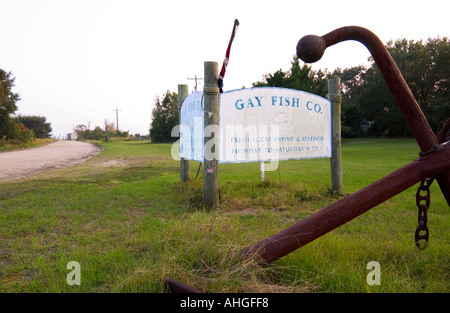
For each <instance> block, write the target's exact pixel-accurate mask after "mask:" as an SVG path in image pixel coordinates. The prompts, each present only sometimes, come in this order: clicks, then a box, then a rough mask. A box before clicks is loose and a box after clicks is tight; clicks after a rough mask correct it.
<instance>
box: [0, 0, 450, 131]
mask: <svg viewBox="0 0 450 313" xmlns="http://www.w3.org/2000/svg"><path fill="white" fill-rule="evenodd" d="M449 7H450V5H449V4H448V1H446V0H445V1H444V0H442V1H433V0H429V1H422V0H421V1H416V0H407V1H384V0H378V1H361V0H358V1H345V0H340V1H320V0H315V1H301V0H295V1H283V0H277V1H275V0H270V1H264V0H257V1H251V0H250V1H249V0H239V1H234V0H227V1H214V0H209V1H206V0H205V1H196V0H190V1H189V0H186V1H181V0H180V1H178V0H165V1H149V0H147V1H138V0H104V1H101V0H86V1H85V0H0V22H1V28H0V29H1V33H0V42H1V45H0V68H1V69H4V70H5V71H11V72H12V73H13V76H14V77H16V87H15V89H14V91H15V92H18V93H19V94H20V96H21V99H22V100H21V101H20V102H19V103H18V107H19V110H18V112H17V113H19V114H24V115H41V116H45V117H46V118H47V120H48V121H49V122H50V123H51V124H52V127H53V135H54V136H59V135H61V136H65V135H66V134H67V133H69V132H71V131H72V128H73V126H75V125H78V124H85V125H88V124H90V128H91V129H93V128H94V126H96V125H99V126H101V127H103V125H104V121H105V119H107V120H108V122H114V123H115V122H116V113H115V109H116V108H118V109H120V110H121V111H119V128H120V129H121V130H129V131H130V133H141V134H148V132H149V131H148V129H149V124H150V117H151V110H152V108H153V105H154V102H155V98H156V97H157V96H162V95H163V94H164V93H165V92H166V91H167V90H168V89H169V90H170V91H177V89H178V84H188V85H189V91H192V90H193V89H194V81H193V80H188V79H187V78H188V77H194V76H195V75H197V76H198V77H203V63H204V62H205V61H215V62H218V64H219V70H220V67H221V65H222V62H223V59H224V56H225V50H226V48H227V45H228V41H229V39H230V35H231V30H232V27H233V23H234V20H235V19H238V20H239V21H240V26H239V28H238V31H237V34H236V37H235V40H234V42H233V47H232V50H231V57H230V63H229V65H228V67H227V72H226V76H225V80H224V90H232V89H238V88H241V87H243V86H246V87H251V84H252V83H253V82H256V81H260V80H261V79H262V77H263V75H264V74H266V73H273V72H275V71H276V70H278V69H283V70H288V69H289V67H290V62H291V60H292V57H293V56H294V54H295V48H296V45H297V42H298V40H299V39H300V38H301V37H303V36H305V35H308V34H315V35H324V34H325V33H327V32H329V31H331V30H334V29H336V28H338V27H342V26H349V25H357V26H362V27H365V28H368V29H369V30H371V31H372V32H374V33H375V34H377V35H378V37H379V38H380V39H381V40H382V41H383V42H384V43H386V42H387V41H388V40H390V39H394V40H395V39H397V38H407V39H414V40H419V39H425V40H426V39H427V38H429V37H432V38H437V37H438V36H439V37H441V38H442V37H444V36H448V35H449V34H450V32H449V31H450V21H449V17H448V9H449ZM368 57H369V52H368V51H367V50H366V48H365V47H364V46H362V45H361V44H359V43H356V42H346V43H341V44H338V45H336V46H333V47H330V48H329V49H327V51H326V52H325V55H324V57H323V58H322V60H320V61H319V62H317V63H314V64H312V66H313V68H314V69H315V70H318V69H322V70H324V69H326V68H327V69H328V70H333V69H335V68H337V67H340V68H346V67H351V66H357V65H359V64H367V58H368ZM202 87H203V84H201V81H200V84H199V90H201V88H202Z"/></svg>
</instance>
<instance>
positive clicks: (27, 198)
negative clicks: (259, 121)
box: [0, 138, 450, 292]
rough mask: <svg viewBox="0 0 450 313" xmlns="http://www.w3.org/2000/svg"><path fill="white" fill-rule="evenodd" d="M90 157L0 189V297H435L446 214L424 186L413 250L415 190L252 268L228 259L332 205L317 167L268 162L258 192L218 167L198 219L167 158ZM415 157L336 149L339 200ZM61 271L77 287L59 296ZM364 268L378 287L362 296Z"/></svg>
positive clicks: (141, 148) (196, 205) (404, 152)
mask: <svg viewBox="0 0 450 313" xmlns="http://www.w3.org/2000/svg"><path fill="white" fill-rule="evenodd" d="M99 144H101V145H102V146H103V147H104V150H103V152H102V153H101V154H99V155H98V156H96V157H94V158H92V159H90V160H88V161H87V162H85V163H83V164H80V165H77V166H74V167H70V168H65V169H59V170H54V171H50V172H47V173H41V174H38V175H36V176H32V177H28V178H25V179H20V180H14V181H3V182H0V292H161V291H162V290H163V289H162V283H161V279H162V277H164V276H170V277H172V278H175V279H178V280H180V281H182V282H184V283H187V284H189V285H191V286H192V287H195V288H197V289H200V290H202V291H208V292H449V281H450V277H449V273H450V260H449V255H450V253H449V252H450V251H449V244H448V243H449V238H450V232H449V226H450V219H449V216H450V213H449V210H448V209H449V208H448V205H447V203H446V201H445V200H444V197H443V196H442V194H441V192H440V189H439V187H438V185H437V183H436V182H435V183H434V184H433V185H432V188H431V192H432V201H431V206H430V211H429V217H428V219H429V221H428V225H429V228H430V243H429V245H428V247H427V249H425V250H418V249H417V248H416V247H415V245H414V231H415V228H416V226H417V208H416V205H415V192H416V188H417V186H415V187H413V188H410V189H408V190H407V191H405V192H403V193H402V194H400V195H398V196H396V197H394V198H393V199H391V200H389V201H387V202H385V203H384V204H382V205H380V206H378V207H376V208H374V209H372V210H371V211H369V212H367V213H366V214H363V215H362V216H360V217H358V218H356V219H354V220H353V221H351V222H349V223H347V224H346V225H343V226H342V227H340V228H338V229H336V230H334V231H332V232H330V233H328V234H327V235H325V236H323V237H321V238H319V239H317V240H315V241H313V242H311V243H309V244H308V245H306V246H305V247H302V248H301V249H298V250H296V251H295V252H293V253H291V254H289V255H287V256H285V257H283V258H281V259H280V260H278V261H276V262H274V263H272V264H270V265H269V266H265V267H262V266H260V265H259V264H257V263H256V262H255V261H254V260H245V259H242V258H241V257H240V256H241V254H240V251H242V249H244V248H245V247H247V246H249V245H251V244H253V243H255V242H257V241H259V240H261V239H264V238H266V237H268V236H270V235H272V234H274V233H276V232H278V231H280V230H282V229H284V228H286V227H288V226H290V225H292V224H293V223H295V222H297V221H299V220H301V219H303V218H305V217H307V216H309V215H310V214H312V213H314V212H316V211H318V210H320V209H321V208H323V207H325V206H327V205H329V204H332V203H333V202H335V201H337V200H339V199H340V198H342V197H340V196H339V197H338V196H336V195H333V193H331V192H330V185H331V183H330V161H329V160H328V159H317V160H302V161H286V162H281V163H280V167H279V170H277V171H274V172H267V173H266V181H265V182H264V183H262V182H261V179H260V177H261V176H260V172H259V164H258V163H246V164H235V165H233V164H224V165H221V166H220V189H221V205H220V207H218V208H216V209H213V210H211V209H208V208H206V207H204V206H203V205H202V196H203V179H202V174H200V175H199V177H198V179H196V180H195V179H193V180H192V181H191V182H189V183H187V184H181V183H179V162H178V161H175V160H172V158H171V154H170V149H171V145H169V144H149V143H148V142H146V141H116V142H108V143H105V142H99ZM418 152H419V148H418V146H417V144H416V143H415V141H414V140H410V139H372V138H370V139H361V140H346V141H344V143H343V152H342V159H343V176H344V177H343V183H344V193H345V194H351V193H353V192H355V191H357V190H359V189H361V188H363V187H365V186H367V185H368V184H370V183H372V182H374V181H375V180H377V179H379V178H382V177H383V176H385V175H386V174H389V173H390V172H392V171H394V170H395V169H397V168H399V167H400V166H403V165H405V164H407V163H409V162H411V161H412V160H413V159H415V158H416V157H417V156H418ZM197 168H198V163H197V162H192V164H191V175H192V177H193V178H195V175H196V172H197ZM201 173H202V171H201ZM70 261H77V262H78V263H79V264H80V267H81V285H72V286H69V285H68V284H67V281H66V277H67V275H68V274H69V273H70V269H67V267H66V266H67V263H69V262H70ZM370 261H377V262H379V264H380V269H381V285H374V286H369V285H367V283H366V276H367V274H368V273H369V270H368V269H367V268H366V266H367V264H368V263H369V262H370Z"/></svg>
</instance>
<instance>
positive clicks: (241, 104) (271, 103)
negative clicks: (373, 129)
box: [180, 87, 331, 163]
mask: <svg viewBox="0 0 450 313" xmlns="http://www.w3.org/2000/svg"><path fill="white" fill-rule="evenodd" d="M180 113H181V125H180V157H182V158H185V159H189V160H195V161H199V162H203V161H204V157H203V155H204V154H203V148H204V142H203V134H204V111H203V93H202V92H194V93H192V94H191V95H189V96H188V97H187V98H186V100H185V101H184V102H183V105H182V107H181V112H180ZM218 126H219V127H218V128H219V131H218V134H216V135H218V136H219V163H239V162H263V161H274V160H276V161H281V160H293V159H312V158H330V157H331V103H330V101H329V100H328V99H326V98H323V97H320V96H317V95H314V94H311V93H308V92H304V91H299V90H292V89H286V88H271V87H267V88H266V87H263V88H251V89H240V90H234V91H229V92H225V93H222V94H220V96H219V125H218ZM206 147H211V145H206Z"/></svg>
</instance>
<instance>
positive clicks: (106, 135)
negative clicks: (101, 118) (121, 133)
mask: <svg viewBox="0 0 450 313" xmlns="http://www.w3.org/2000/svg"><path fill="white" fill-rule="evenodd" d="M105 141H109V137H108V123H107V122H106V118H105Z"/></svg>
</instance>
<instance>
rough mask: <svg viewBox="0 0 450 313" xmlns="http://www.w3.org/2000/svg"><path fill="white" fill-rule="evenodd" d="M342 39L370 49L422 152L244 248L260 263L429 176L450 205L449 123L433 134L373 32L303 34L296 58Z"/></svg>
mask: <svg viewBox="0 0 450 313" xmlns="http://www.w3.org/2000/svg"><path fill="white" fill-rule="evenodd" d="M347 40H356V41H359V42H361V43H362V44H364V45H365V46H366V47H367V48H368V50H369V51H370V53H371V55H372V57H373V59H374V61H375V63H376V65H377V67H378V68H379V70H380V72H381V74H382V76H383V78H384V80H385V81H386V83H387V85H388V87H389V89H390V91H391V93H392V94H393V96H394V98H395V100H396V103H397V105H398V106H399V108H400V111H401V112H402V115H403V117H404V118H405V120H406V122H407V124H408V127H409V128H410V130H411V131H412V133H413V135H414V137H415V139H416V141H417V143H418V145H419V147H420V149H421V152H420V153H419V157H418V158H417V159H415V160H414V161H413V162H411V163H409V164H407V165H405V166H403V167H401V168H400V169H398V170H396V171H394V172H393V173H391V174H389V175H387V176H385V177H384V178H382V179H380V180H378V181H376V182H374V183H372V184H371V185H369V186H367V187H365V188H363V189H361V190H359V191H357V192H356V193H354V194H352V195H350V196H347V197H345V198H344V199H342V200H340V201H338V202H336V203H334V204H332V205H330V206H328V207H326V208H324V209H322V210H320V211H318V212H316V213H314V214H312V215H311V216H309V217H307V218H306V219H304V220H301V221H300V222H297V223H296V224H294V225H292V226H290V227H288V228H286V229H284V230H282V231H280V232H278V233H276V234H274V235H272V236H270V237H268V238H266V239H263V240H261V241H259V242H257V243H255V244H253V245H251V246H249V247H247V248H246V249H245V250H244V254H245V255H246V256H256V257H258V258H260V260H261V262H262V263H270V262H273V261H275V260H277V259H279V258H281V257H283V256H285V255H287V254H289V253H291V252H293V251H294V250H296V249H298V248H300V247H302V246H304V245H306V244H308V243H309V242H311V241H313V240H315V239H317V238H319V237H321V236H323V235H325V234H326V233H328V232H330V231H331V230H333V229H335V228H337V227H339V226H341V225H343V224H345V223H347V222H349V221H350V220H352V219H354V218H356V217H357V216H359V215H361V214H363V213H365V212H367V211H368V210H370V209H372V208H374V207H375V206H377V205H379V204H381V203H383V202H385V201H386V200H388V199H390V198H392V197H394V196H395V195H397V194H399V193H401V192H403V191H404V190H406V189H408V188H410V187H412V186H413V185H415V184H417V183H419V182H422V181H426V180H427V179H431V178H434V179H435V180H436V181H437V182H438V184H439V186H440V189H441V191H442V193H443V195H444V197H445V199H446V201H447V204H448V205H449V206H450V142H449V141H445V140H446V135H447V132H448V129H449V127H450V119H449V120H447V122H446V123H445V126H444V128H443V130H442V131H441V132H440V133H439V134H438V136H435V135H434V133H433V132H432V130H431V127H430V126H429V124H428V122H427V120H426V118H425V116H424V114H423V112H422V110H421V109H420V107H419V105H418V103H417V101H416V99H415V98H414V96H413V94H412V92H411V90H410V89H409V87H408V85H407V84H406V81H405V80H404V78H403V76H402V74H401V73H400V71H399V69H398V67H397V66H396V64H395V62H394V60H393V59H392V57H391V55H390V54H389V52H388V50H387V49H386V47H385V46H384V44H383V43H382V42H381V41H380V39H379V38H378V37H377V36H376V35H375V34H373V33H372V32H371V31H369V30H367V29H365V28H362V27H358V26H347V27H342V28H338V29H336V30H334V31H331V32H329V33H327V34H326V35H324V36H321V37H320V36H315V35H308V36H305V37H303V38H302V39H300V41H299V42H298V45H297V56H298V57H299V58H300V59H302V60H303V61H305V62H306V63H313V62H316V61H318V60H320V59H321V57H322V55H323V54H324V52H325V50H326V48H327V47H330V46H332V45H334V44H337V43H339V42H342V41H347ZM417 237H419V239H420V238H422V237H421V236H416V238H417ZM416 244H417V242H416ZM165 284H166V287H167V288H168V290H169V291H170V290H173V291H175V290H178V291H179V288H180V286H183V285H182V284H181V283H177V282H176V281H175V280H172V279H165ZM171 284H173V288H171ZM185 291H186V292H189V291H192V290H189V288H187V289H185Z"/></svg>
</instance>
